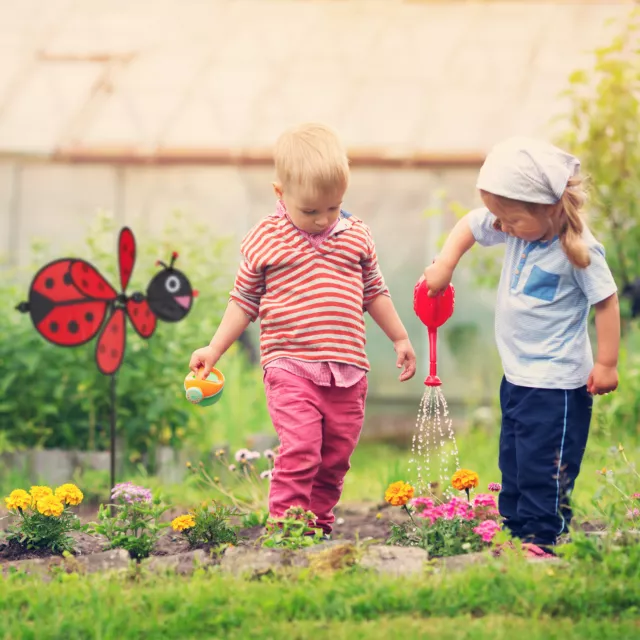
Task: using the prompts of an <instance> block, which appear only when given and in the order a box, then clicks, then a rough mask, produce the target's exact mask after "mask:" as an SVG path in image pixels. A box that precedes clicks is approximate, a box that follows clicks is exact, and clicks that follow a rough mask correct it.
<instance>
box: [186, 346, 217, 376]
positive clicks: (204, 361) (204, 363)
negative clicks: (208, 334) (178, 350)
mask: <svg viewBox="0 0 640 640" xmlns="http://www.w3.org/2000/svg"><path fill="white" fill-rule="evenodd" d="M216 362H218V357H217V356H216V354H215V353H214V351H213V349H212V348H211V347H210V346H207V347H202V348H201V349H196V350H195V351H194V352H193V353H192V354H191V360H189V369H191V371H193V373H195V374H196V376H197V375H198V371H200V369H202V370H203V371H202V375H201V377H202V378H203V379H204V378H206V377H207V376H208V375H209V374H210V373H211V369H213V367H215V366H216Z"/></svg>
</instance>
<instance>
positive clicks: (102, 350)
mask: <svg viewBox="0 0 640 640" xmlns="http://www.w3.org/2000/svg"><path fill="white" fill-rule="evenodd" d="M106 350H107V347H105V346H104V345H103V344H101V345H100V353H104V352H105V351H106Z"/></svg>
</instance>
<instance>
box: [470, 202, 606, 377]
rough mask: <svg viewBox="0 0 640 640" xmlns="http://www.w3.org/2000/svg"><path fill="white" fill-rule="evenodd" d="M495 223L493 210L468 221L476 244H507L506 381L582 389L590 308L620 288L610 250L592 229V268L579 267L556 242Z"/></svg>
mask: <svg viewBox="0 0 640 640" xmlns="http://www.w3.org/2000/svg"><path fill="white" fill-rule="evenodd" d="M495 219H496V218H495V216H494V215H493V214H492V213H491V212H490V211H489V210H488V209H486V208H480V209H474V210H473V211H471V212H470V213H469V214H468V216H467V220H468V222H469V226H470V228H471V232H472V233H473V237H474V238H475V239H476V242H478V243H479V244H481V245H483V246H492V245H497V244H500V243H505V244H506V252H505V258H504V264H503V266H502V274H501V275H500V285H499V287H498V299H497V303H496V319H495V331H496V343H497V345H498V351H499V353H500V357H501V358H502V366H503V367H504V372H505V377H506V379H507V380H508V381H509V382H511V383H512V384H516V385H519V386H523V387H537V388H541V389H577V388H578V387H581V386H583V385H584V384H586V383H587V379H588V377H589V373H590V372H591V369H592V368H593V354H592V351H591V343H590V341H589V336H588V333H587V320H588V316H589V309H590V308H591V306H592V305H594V304H596V303H598V302H601V301H602V300H605V299H606V298H608V297H609V296H611V295H613V294H614V293H616V291H617V287H616V283H615V282H614V280H613V276H612V275H611V271H610V270H609V267H608V265H607V262H606V260H605V254H604V247H603V246H602V245H601V244H599V243H598V242H597V241H596V239H595V238H594V237H593V235H592V234H591V232H590V231H589V230H588V229H586V227H585V231H584V233H583V239H584V241H585V242H586V244H587V247H588V248H589V255H590V257H591V264H590V265H589V266H588V267H587V268H586V269H577V268H576V267H574V266H573V265H572V264H571V263H570V262H569V259H568V258H567V256H566V255H565V253H564V251H563V250H562V245H561V243H560V241H559V240H558V239H557V238H555V239H554V240H551V241H549V242H541V241H537V242H527V241H525V240H520V239H518V238H513V237H511V236H509V235H508V234H506V233H504V232H502V231H497V230H496V229H494V228H493V223H494V221H495Z"/></svg>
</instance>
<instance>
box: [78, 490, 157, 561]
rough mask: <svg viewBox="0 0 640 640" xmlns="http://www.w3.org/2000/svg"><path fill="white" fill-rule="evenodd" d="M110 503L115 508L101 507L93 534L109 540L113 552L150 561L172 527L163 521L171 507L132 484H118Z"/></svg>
mask: <svg viewBox="0 0 640 640" xmlns="http://www.w3.org/2000/svg"><path fill="white" fill-rule="evenodd" d="M111 499H112V504H109V505H100V509H99V511H98V522H97V523H92V525H91V527H92V530H93V531H94V532H95V533H98V534H101V535H103V536H105V537H106V538H107V540H108V541H109V548H110V549H116V548H120V549H125V550H126V551H128V552H129V555H130V556H131V557H132V558H133V559H135V560H140V559H142V558H147V557H148V556H149V555H150V554H151V552H152V551H153V548H154V547H155V545H156V543H157V542H158V539H159V538H160V535H161V533H162V531H163V530H164V529H165V528H166V527H168V526H169V525H168V523H165V522H161V521H160V518H161V516H162V514H163V513H165V512H166V511H167V510H168V509H169V508H170V507H169V506H166V505H163V504H162V501H161V500H160V498H159V497H157V498H153V497H152V495H151V492H150V491H149V490H148V489H145V488H144V487H139V486H136V485H134V484H131V483H130V482H125V483H121V484H117V485H116V486H115V487H114V489H113V491H112V494H111Z"/></svg>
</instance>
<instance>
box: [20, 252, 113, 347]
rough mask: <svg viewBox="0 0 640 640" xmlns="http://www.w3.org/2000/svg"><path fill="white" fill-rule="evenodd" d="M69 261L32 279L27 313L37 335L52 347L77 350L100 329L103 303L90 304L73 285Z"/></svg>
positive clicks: (58, 262) (51, 265)
mask: <svg viewBox="0 0 640 640" xmlns="http://www.w3.org/2000/svg"><path fill="white" fill-rule="evenodd" d="M72 263H73V260H72V259H70V258H62V259H60V260H55V261H54V262H50V263H49V264H46V265H45V266H44V267H42V269H40V271H38V273H37V274H36V275H35V277H34V278H33V281H32V283H31V288H30V290H29V312H30V315H31V320H32V322H33V325H34V326H35V328H36V330H37V331H38V333H40V335H41V336H42V337H43V338H45V340H48V341H49V342H52V343H53V344H56V345H60V346H63V347H77V346H78V345H81V344H84V343H85V342H88V341H89V340H91V339H92V338H93V337H94V336H95V335H96V333H98V330H99V329H100V326H101V325H102V321H103V320H104V316H105V314H106V311H107V302H105V301H103V300H90V299H88V298H87V297H86V296H85V295H84V294H83V293H82V292H81V291H79V290H78V288H77V287H76V286H75V285H74V283H73V279H72V277H71V274H70V267H71V264H72Z"/></svg>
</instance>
